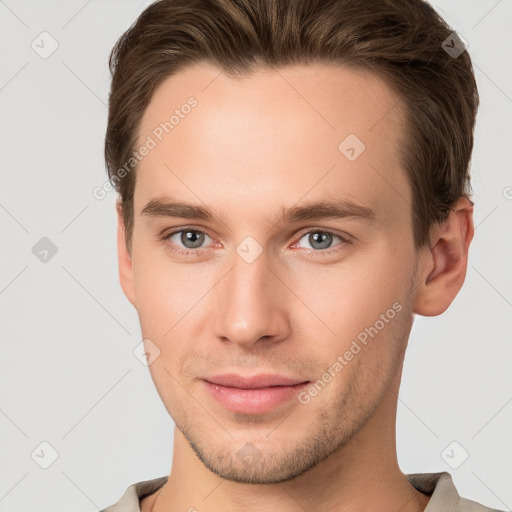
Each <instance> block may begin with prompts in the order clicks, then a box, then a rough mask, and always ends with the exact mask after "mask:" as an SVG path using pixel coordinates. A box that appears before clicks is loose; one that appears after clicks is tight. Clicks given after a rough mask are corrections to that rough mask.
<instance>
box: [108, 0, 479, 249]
mask: <svg viewBox="0 0 512 512" xmlns="http://www.w3.org/2000/svg"><path fill="white" fill-rule="evenodd" d="M451 34H452V30H451V29H450V28H449V27H448V25H447V24H446V22H445V21H444V20H443V19H442V18H441V17H440V16H439V15H438V14H437V13H436V11H435V10H434V9H433V8H432V7H431V6H430V5H429V4H428V3H426V2H425V1H423V0H160V1H157V2H155V3H153V4H151V5H150V6H149V7H148V8H146V9H145V10H144V12H142V14H141V15H140V16H139V18H138V19H137V20H136V21H135V23H134V24H133V25H132V26H131V27H130V28H129V29H128V30H127V31H126V32H125V33H124V34H123V35H122V36H121V37H120V39H119V40H118V41H117V43H116V45H115V46H114V48H113V50H112V53H111V55H110V61H109V64H110V71H111V73H112V86H111V93H110V98H109V115H108V126H107V132H106V137H105V160H106V165H107V171H108V175H109V180H110V183H111V184H112V185H113V186H114V187H115V189H116V190H117V192H118V193H119V196H120V198H119V199H120V202H121V206H122V211H123V220H124V224H125V229H126V243H127V248H128V250H129V252H130V253H131V240H132V232H133V221H134V211H133V195H134V190H135V182H136V173H135V170H136V166H134V169H133V172H126V162H128V161H129V160H130V157H131V155H132V153H133V152H134V150H135V146H136V144H137V135H138V131H139V128H140V123H141V118H142V116H143V114H144V111H145V109H146V107H147V106H148V104H149V102H150V100H151V97H152V93H153V92H154V90H155V89H156V87H157V86H158V85H159V84H160V83H161V82H162V81H163V80H164V79H166V78H167V77H169V76H171V75H173V74H174V73H176V72H178V71H179V70H181V69H183V68H184V67H185V66H187V65H189V64H194V63H198V62H207V63H212V64H215V65H218V66H219V67H220V68H222V69H223V71H224V72H225V73H226V74H228V75H230V76H233V77H235V76H244V75H249V74H250V73H252V72H254V71H257V70H259V69H264V68H265V67H267V68H272V67H279V66H285V65H290V64H308V63H311V62H320V63H329V64H330V63H339V64H341V65H348V66H352V67H359V68H364V69H370V70H372V71H374V72H375V73H376V74H378V75H379V76H380V77H381V78H383V79H384V80H386V81H387V83H388V84H389V85H390V86H391V87H392V88H393V89H394V90H395V91H396V92H397V93H398V94H400V96H401V98H402V99H403V102H404V105H405V115H406V117H405V118H406V126H405V129H406V134H407V142H406V145H405V146H406V147H405V148H403V150H402V160H403V165H404V168H405V170H406V172H407V176H408V178H409V182H410V185H411V187H412V189H411V190H412V197H413V204H412V226H413V234H414V243H415V247H416V249H419V248H421V247H423V246H424V245H425V244H426V243H427V242H428V240H429V238H428V237H429V232H430V229H431V227H432V226H433V225H434V224H436V223H440V222H442V221H444V220H446V218H447V216H448V214H449V212H450V209H451V207H452V206H453V204H454V202H455V201H456V200H457V199H459V198H460V197H462V196H466V197H468V196H469V195H470V194H471V184H470V176H469V161H470V158H471V152H472V149H473V129H474V124H475V117H476V112H477V109H478V103H479V98H478V91H477V87H476V81H475V77H474V73H473V68H472V65H471V60H470V57H469V55H468V52H467V51H463V52H462V53H461V54H460V55H453V54H450V53H448V52H447V51H445V49H446V46H445V45H446V41H447V40H448V41H450V44H449V45H448V46H450V47H453V46H454V44H455V43H454V40H453V39H449V38H450V36H451ZM458 41H459V43H460V40H458ZM443 42H444V44H443ZM123 166H125V167H124V168H125V172H123V173H119V170H120V169H121V168H122V167H123ZM120 174H121V175H122V177H123V179H120Z"/></svg>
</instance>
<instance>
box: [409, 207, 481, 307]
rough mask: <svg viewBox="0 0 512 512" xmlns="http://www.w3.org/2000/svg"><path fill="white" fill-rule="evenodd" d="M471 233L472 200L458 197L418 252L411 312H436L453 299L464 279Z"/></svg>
mask: <svg viewBox="0 0 512 512" xmlns="http://www.w3.org/2000/svg"><path fill="white" fill-rule="evenodd" d="M473 234H474V227H473V202H472V201H471V200H470V199H468V198H467V197H462V198H460V199H459V200H458V201H457V202H456V203H455V206H454V207H453V208H452V211H450V215H449V217H448V219H447V220H446V221H445V222H443V223H442V224H440V225H438V226H436V227H435V228H434V229H433V231H432V233H431V236H430V244H429V246H428V247H427V248H426V249H425V254H423V255H422V261H423V262H424V263H423V265H422V267H423V270H422V274H421V275H422V277H421V282H420V283H419V285H418V287H417V292H416V296H415V299H414V307H413V312H414V313H418V314H419V315H423V316H436V315H440V314H441V313H443V312H444V311H446V309H447V308H448V306H449V305H450V304H451V303H452V301H453V299H455V296H456V295H457V293H459V290H460V289H461V287H462V284H463V283H464V279H465V278H466V270H467V265H468V251H469V244H470V243H471V240H472V239H473Z"/></svg>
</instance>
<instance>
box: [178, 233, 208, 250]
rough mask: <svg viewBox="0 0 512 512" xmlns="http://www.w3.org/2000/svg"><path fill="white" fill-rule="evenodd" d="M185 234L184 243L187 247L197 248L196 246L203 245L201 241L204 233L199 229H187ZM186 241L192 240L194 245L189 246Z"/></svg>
mask: <svg viewBox="0 0 512 512" xmlns="http://www.w3.org/2000/svg"><path fill="white" fill-rule="evenodd" d="M183 235H185V240H183V239H182V242H183V245H185V247H188V248H189V249H195V248H197V247H200V246H201V243H202V241H203V239H202V237H203V234H202V233H198V232H197V231H186V232H185V233H183ZM183 235H182V238H183ZM185 242H187V243H188V242H191V243H192V247H189V246H188V245H187V243H185Z"/></svg>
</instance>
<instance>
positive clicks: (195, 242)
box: [162, 228, 211, 254]
mask: <svg viewBox="0 0 512 512" xmlns="http://www.w3.org/2000/svg"><path fill="white" fill-rule="evenodd" d="M206 237H208V238H210V239H211V237H210V236H209V235H208V234H207V233H206V232H205V231H202V230H200V229H192V228H185V229H183V228H182V229H179V230H175V231H171V232H170V233H167V234H166V235H164V236H163V237H162V240H164V241H166V242H167V241H169V242H171V243H170V244H169V248H170V249H171V250H172V251H174V252H177V253H180V254H189V253H194V252H199V251H200V250H201V249H204V248H203V247H201V245H202V244H203V243H204V240H205V238H206Z"/></svg>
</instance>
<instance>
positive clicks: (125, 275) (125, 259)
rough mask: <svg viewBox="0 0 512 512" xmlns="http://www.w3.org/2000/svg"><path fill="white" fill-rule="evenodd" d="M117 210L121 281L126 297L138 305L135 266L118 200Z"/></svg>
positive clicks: (118, 255) (118, 256)
mask: <svg viewBox="0 0 512 512" xmlns="http://www.w3.org/2000/svg"><path fill="white" fill-rule="evenodd" d="M116 211H117V258H118V264H119V282H120V283H121V288H122V290H123V293H124V294H125V296H126V298H127V299H128V300H129V301H130V303H131V304H132V305H133V306H134V307H136V300H135V287H134V282H133V266H132V259H131V255H130V254H129V252H128V249H127V248H126V238H125V236H126V232H125V227H124V220H123V209H122V205H121V203H120V202H119V201H116Z"/></svg>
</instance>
